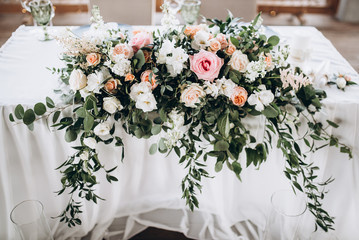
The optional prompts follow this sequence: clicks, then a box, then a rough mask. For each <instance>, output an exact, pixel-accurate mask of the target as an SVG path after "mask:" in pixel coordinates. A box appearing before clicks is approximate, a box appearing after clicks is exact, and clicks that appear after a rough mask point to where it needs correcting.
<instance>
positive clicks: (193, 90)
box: [180, 83, 206, 108]
mask: <svg viewBox="0 0 359 240" xmlns="http://www.w3.org/2000/svg"><path fill="white" fill-rule="evenodd" d="M205 95H206V93H205V92H204V90H203V88H202V87H201V86H200V85H199V84H198V83H192V84H191V85H189V86H188V87H186V88H185V90H184V91H183V92H182V94H181V99H180V100H181V102H183V103H184V105H185V106H186V107H191V108H195V107H197V106H196V104H198V103H200V102H201V100H200V98H203V97H204V96H205Z"/></svg>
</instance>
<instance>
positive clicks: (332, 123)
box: [327, 120, 339, 128]
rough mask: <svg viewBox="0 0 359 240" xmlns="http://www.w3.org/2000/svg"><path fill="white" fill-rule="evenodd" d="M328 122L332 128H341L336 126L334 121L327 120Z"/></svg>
mask: <svg viewBox="0 0 359 240" xmlns="http://www.w3.org/2000/svg"><path fill="white" fill-rule="evenodd" d="M327 122H328V124H329V125H330V126H332V127H334V128H337V127H339V125H338V124H336V123H335V122H332V121H330V120H327Z"/></svg>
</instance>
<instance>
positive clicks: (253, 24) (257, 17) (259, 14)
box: [252, 13, 261, 26]
mask: <svg viewBox="0 0 359 240" xmlns="http://www.w3.org/2000/svg"><path fill="white" fill-rule="evenodd" d="M260 16H261V13H258V15H257V16H256V17H255V18H254V20H253V23H252V26H255V25H256V24H257V22H258V20H259V17H260Z"/></svg>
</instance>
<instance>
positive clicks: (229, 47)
mask: <svg viewBox="0 0 359 240" xmlns="http://www.w3.org/2000/svg"><path fill="white" fill-rule="evenodd" d="M236 50H237V49H236V47H235V46H234V45H233V44H229V45H228V47H227V49H226V53H227V54H228V55H232V54H233V53H234V52H235V51H236Z"/></svg>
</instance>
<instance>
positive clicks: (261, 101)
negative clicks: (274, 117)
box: [247, 85, 274, 112]
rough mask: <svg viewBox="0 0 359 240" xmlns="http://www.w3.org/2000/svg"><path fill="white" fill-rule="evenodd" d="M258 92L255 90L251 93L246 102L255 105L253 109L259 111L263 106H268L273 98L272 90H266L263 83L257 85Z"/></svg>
mask: <svg viewBox="0 0 359 240" xmlns="http://www.w3.org/2000/svg"><path fill="white" fill-rule="evenodd" d="M258 88H259V89H260V90H261V91H259V92H257V91H255V92H254V93H252V94H251V95H250V96H249V98H248V100H247V102H248V104H249V105H255V107H254V108H255V109H256V110H257V111H259V112H261V111H263V110H264V106H268V105H269V104H270V103H271V102H273V100H274V95H273V93H272V91H270V90H266V87H265V85H259V86H258Z"/></svg>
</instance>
